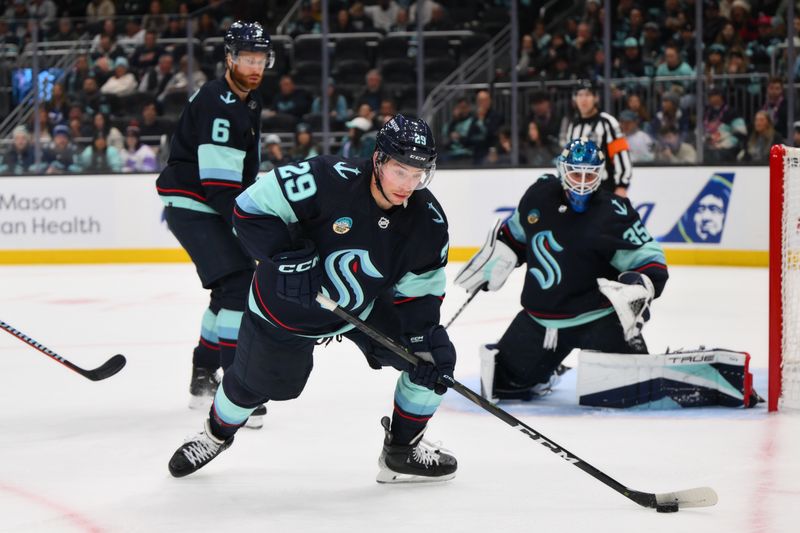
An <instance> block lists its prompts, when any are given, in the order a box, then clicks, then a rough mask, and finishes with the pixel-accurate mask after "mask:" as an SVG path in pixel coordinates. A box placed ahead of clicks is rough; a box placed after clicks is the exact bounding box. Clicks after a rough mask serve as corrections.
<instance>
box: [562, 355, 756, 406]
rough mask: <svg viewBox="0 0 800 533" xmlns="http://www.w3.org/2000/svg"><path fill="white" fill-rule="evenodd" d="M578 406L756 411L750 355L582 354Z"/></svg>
mask: <svg viewBox="0 0 800 533" xmlns="http://www.w3.org/2000/svg"><path fill="white" fill-rule="evenodd" d="M578 361H579V364H578V378H577V393H578V403H579V404H580V405H587V406H593V407H616V408H636V409H674V408H679V407H705V406H709V405H723V406H727V407H753V406H754V405H756V404H757V403H758V402H759V401H763V400H761V398H760V397H759V396H758V394H757V393H756V392H755V390H753V375H752V374H751V373H750V371H749V364H750V355H748V354H747V353H744V352H734V351H731V350H724V349H720V348H716V349H713V350H697V351H685V352H673V353H666V354H637V355H631V354H613V353H603V352H594V351H590V350H581V351H580V352H579V353H578Z"/></svg>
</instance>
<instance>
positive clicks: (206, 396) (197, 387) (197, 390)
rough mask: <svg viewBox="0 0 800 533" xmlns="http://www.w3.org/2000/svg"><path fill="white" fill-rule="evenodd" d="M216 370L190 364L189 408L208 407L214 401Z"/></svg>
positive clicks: (217, 385)
mask: <svg viewBox="0 0 800 533" xmlns="http://www.w3.org/2000/svg"><path fill="white" fill-rule="evenodd" d="M219 381H220V380H219V379H218V378H217V371H216V370H211V369H210V368H202V367H199V366H192V380H191V381H190V382H189V409H208V408H209V407H211V402H213V401H214V395H215V394H216V393H217V387H219Z"/></svg>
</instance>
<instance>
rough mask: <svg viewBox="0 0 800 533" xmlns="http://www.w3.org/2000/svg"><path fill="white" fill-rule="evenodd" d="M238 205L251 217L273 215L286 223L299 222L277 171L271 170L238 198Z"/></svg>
mask: <svg viewBox="0 0 800 533" xmlns="http://www.w3.org/2000/svg"><path fill="white" fill-rule="evenodd" d="M236 205H237V206H238V207H239V209H241V210H242V211H243V212H245V213H247V214H251V215H272V216H276V217H278V218H280V219H281V220H282V221H283V222H284V223H286V224H291V223H294V222H297V220H298V219H297V215H296V214H295V212H294V209H292V206H291V205H290V204H289V202H288V201H287V200H286V197H285V196H284V195H283V191H282V190H281V186H280V185H279V184H278V178H277V176H276V175H275V171H274V170H271V171H269V172H268V173H267V174H265V175H264V176H262V177H261V178H260V179H259V180H258V181H257V182H255V183H254V184H253V185H251V186H250V187H248V188H247V189H245V191H244V192H243V193H242V194H240V195H239V196H238V197H237V198H236Z"/></svg>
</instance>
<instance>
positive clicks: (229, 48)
mask: <svg viewBox="0 0 800 533" xmlns="http://www.w3.org/2000/svg"><path fill="white" fill-rule="evenodd" d="M242 50H244V51H248V52H263V53H265V54H266V55H267V64H266V68H272V66H273V65H274V64H275V51H274V50H273V49H272V40H271V39H270V37H269V34H268V33H267V32H265V31H264V28H262V27H261V24H259V23H258V22H243V21H241V20H237V21H236V22H234V23H233V24H231V25H230V27H229V28H228V31H227V32H225V53H226V54H230V55H231V57H232V58H233V59H234V60H236V58H237V56H238V55H239V52H241V51H242Z"/></svg>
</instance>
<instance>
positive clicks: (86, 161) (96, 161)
mask: <svg viewBox="0 0 800 533" xmlns="http://www.w3.org/2000/svg"><path fill="white" fill-rule="evenodd" d="M78 164H79V165H80V166H81V168H82V169H83V170H84V172H90V173H94V174H107V173H112V172H121V171H122V159H121V158H120V155H119V150H117V149H116V148H115V147H113V146H109V145H108V143H107V141H106V135H105V133H103V132H102V131H98V132H96V133H95V135H94V139H93V141H92V144H90V145H89V146H87V147H86V148H85V149H84V150H83V152H81V154H80V155H79V156H78Z"/></svg>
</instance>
